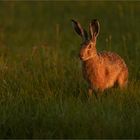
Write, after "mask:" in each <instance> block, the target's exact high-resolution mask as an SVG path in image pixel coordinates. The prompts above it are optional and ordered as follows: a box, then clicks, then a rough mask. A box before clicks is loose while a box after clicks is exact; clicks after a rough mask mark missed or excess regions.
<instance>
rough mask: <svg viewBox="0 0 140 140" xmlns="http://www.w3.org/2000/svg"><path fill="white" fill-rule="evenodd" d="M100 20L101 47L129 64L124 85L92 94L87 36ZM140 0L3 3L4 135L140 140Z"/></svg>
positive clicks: (0, 112) (0, 92) (0, 77)
mask: <svg viewBox="0 0 140 140" xmlns="http://www.w3.org/2000/svg"><path fill="white" fill-rule="evenodd" d="M72 18H73V19H76V20H78V21H79V22H80V23H81V24H82V25H83V26H84V27H85V28H86V29H87V30H88V25H89V22H90V20H91V19H94V18H97V19H98V20H99V22H100V25H101V31H100V35H99V37H98V41H97V50H98V51H102V50H107V51H113V52H117V53H118V54H119V55H120V56H122V58H124V60H125V61H126V64H127V65H128V68H129V83H128V88H127V89H126V90H123V91H121V90H120V89H119V88H117V87H115V88H112V89H109V90H107V91H105V92H104V94H103V95H102V96H101V98H99V99H98V100H97V99H96V98H95V97H94V96H93V97H92V98H90V99H89V98H88V96H87V83H86V81H85V80H84V79H83V76H82V72H81V62H80V59H79V57H78V54H79V49H80V43H81V38H80V37H79V36H77V34H76V33H75V32H74V30H73V28H72V25H71V19H72ZM139 24H140V2H138V1H137V2H136V1H134V2H130V1H128V2H127V1H123V2H120V1H119V2H111V1H110V2H109V1H108V2H106V1H99V2H97V1H52V2H51V1H41V2H40V1H30V2H29V1H1V2H0V138H64V139H66V138H77V139H78V138H105V139H107V138H132V139H133V138H140V25H139Z"/></svg>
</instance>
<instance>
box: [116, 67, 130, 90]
mask: <svg viewBox="0 0 140 140" xmlns="http://www.w3.org/2000/svg"><path fill="white" fill-rule="evenodd" d="M127 82H128V70H123V71H122V72H121V73H120V74H119V77H118V84H119V87H120V88H121V89H124V88H126V86H127Z"/></svg>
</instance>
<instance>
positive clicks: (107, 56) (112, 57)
mask: <svg viewBox="0 0 140 140" xmlns="http://www.w3.org/2000/svg"><path fill="white" fill-rule="evenodd" d="M99 56H100V57H101V58H103V61H104V63H105V64H107V65H116V64H117V65H118V66H120V67H122V68H127V66H126V64H125V62H124V60H123V59H122V58H121V57H120V56H119V55H118V54H117V53H114V52H106V51H103V52H100V54H99Z"/></svg>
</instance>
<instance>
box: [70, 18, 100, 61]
mask: <svg viewBox="0 0 140 140" xmlns="http://www.w3.org/2000/svg"><path fill="white" fill-rule="evenodd" d="M72 23H73V27H74V29H75V31H76V33H77V34H78V35H80V36H81V37H82V40H83V42H82V44H81V49H80V54H79V57H80V59H81V60H83V61H86V60H88V59H90V58H92V57H94V56H95V55H96V54H97V53H96V39H97V36H98V34H99V30H100V26H99V22H98V20H96V19H94V20H92V21H91V23H90V24H89V36H90V38H88V33H87V31H86V30H85V29H83V28H82V27H81V25H80V23H79V22H77V21H75V20H72Z"/></svg>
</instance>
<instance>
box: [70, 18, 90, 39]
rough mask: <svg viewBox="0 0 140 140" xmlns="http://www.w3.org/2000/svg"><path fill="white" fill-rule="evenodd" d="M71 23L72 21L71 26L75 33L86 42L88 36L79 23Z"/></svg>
mask: <svg viewBox="0 0 140 140" xmlns="http://www.w3.org/2000/svg"><path fill="white" fill-rule="evenodd" d="M71 21H72V25H73V28H74V30H75V31H76V33H77V34H79V35H80V36H81V37H82V39H83V40H84V41H86V40H88V34H87V32H86V30H84V29H83V28H82V27H81V25H80V23H79V22H77V21H75V20H73V19H72V20H71Z"/></svg>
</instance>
